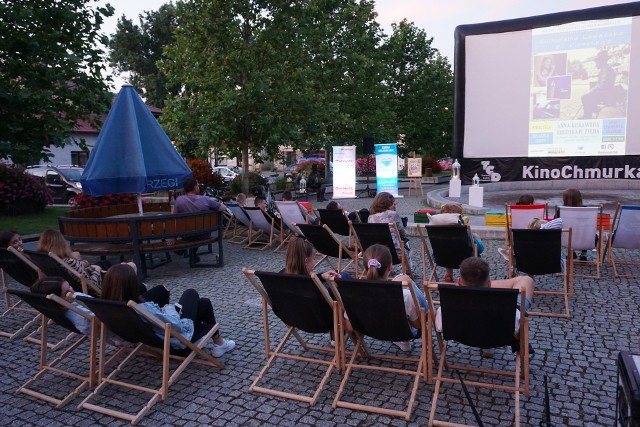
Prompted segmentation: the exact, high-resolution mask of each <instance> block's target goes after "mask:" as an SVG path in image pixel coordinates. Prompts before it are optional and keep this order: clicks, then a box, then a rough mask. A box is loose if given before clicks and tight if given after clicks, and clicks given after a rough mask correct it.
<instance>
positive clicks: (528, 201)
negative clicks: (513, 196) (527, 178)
mask: <svg viewBox="0 0 640 427" xmlns="http://www.w3.org/2000/svg"><path fill="white" fill-rule="evenodd" d="M533 203H534V198H533V196H532V195H531V194H523V195H522V196H520V197H519V198H518V201H517V202H516V205H532V204H533Z"/></svg>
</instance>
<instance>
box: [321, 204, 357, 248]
mask: <svg viewBox="0 0 640 427" xmlns="http://www.w3.org/2000/svg"><path fill="white" fill-rule="evenodd" d="M318 216H319V217H320V223H322V225H327V226H328V227H329V228H330V229H331V231H332V232H333V233H335V234H338V235H340V236H344V237H348V238H349V244H351V243H352V238H353V235H352V232H351V227H349V219H348V218H347V217H346V216H345V214H344V212H343V211H342V210H341V209H318Z"/></svg>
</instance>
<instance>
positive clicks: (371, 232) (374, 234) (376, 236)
mask: <svg viewBox="0 0 640 427" xmlns="http://www.w3.org/2000/svg"><path fill="white" fill-rule="evenodd" d="M349 225H350V226H351V228H352V230H353V236H354V238H355V242H356V245H355V247H356V253H361V252H364V251H365V250H367V248H368V247H369V246H371V245H375V244H380V245H384V246H386V247H388V248H389V251H390V252H391V261H392V263H393V265H397V264H400V265H401V267H402V273H404V274H408V275H409V276H411V277H413V272H412V271H411V266H410V265H409V260H408V258H407V256H406V253H405V245H404V241H403V240H402V239H400V238H399V236H400V232H398V228H397V226H396V224H395V223H393V222H390V223H388V224H386V223H379V224H377V223H364V224H354V223H351V222H350V223H349ZM392 228H393V229H394V230H395V235H396V236H398V243H399V246H400V253H398V250H397V249H396V246H395V243H394V241H393V236H392V235H391V229H392Z"/></svg>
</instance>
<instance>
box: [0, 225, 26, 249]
mask: <svg viewBox="0 0 640 427" xmlns="http://www.w3.org/2000/svg"><path fill="white" fill-rule="evenodd" d="M9 246H12V247H13V248H14V249H15V250H17V251H20V252H22V251H23V250H24V245H23V243H22V236H20V235H19V234H18V233H16V232H15V231H12V230H5V231H3V232H2V233H0V248H8V247H9Z"/></svg>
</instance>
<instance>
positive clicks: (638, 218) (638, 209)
mask: <svg viewBox="0 0 640 427" xmlns="http://www.w3.org/2000/svg"><path fill="white" fill-rule="evenodd" d="M622 249H640V205H623V204H621V203H618V205H617V206H616V212H615V214H614V215H613V221H612V222H611V230H610V232H609V239H608V240H607V256H608V259H609V262H610V263H611V266H612V267H613V274H614V275H615V277H635V275H634V274H620V273H619V271H618V267H620V266H621V265H639V264H640V261H638V260H633V259H623V258H620V257H619V256H617V253H618V252H620V251H621V250H622Z"/></svg>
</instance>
